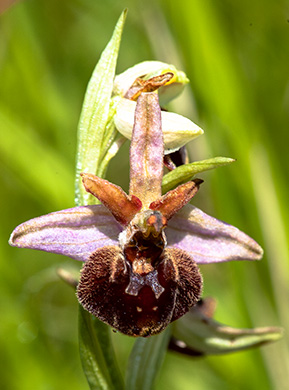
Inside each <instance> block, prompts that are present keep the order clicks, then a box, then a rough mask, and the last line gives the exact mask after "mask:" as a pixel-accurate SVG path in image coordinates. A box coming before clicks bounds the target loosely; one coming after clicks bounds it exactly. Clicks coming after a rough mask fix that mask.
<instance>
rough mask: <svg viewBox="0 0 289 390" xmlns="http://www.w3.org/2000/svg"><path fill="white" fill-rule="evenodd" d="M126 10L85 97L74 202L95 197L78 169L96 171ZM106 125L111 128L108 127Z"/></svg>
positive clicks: (95, 70) (106, 121)
mask: <svg viewBox="0 0 289 390" xmlns="http://www.w3.org/2000/svg"><path fill="white" fill-rule="evenodd" d="M126 13H127V11H126V10H124V11H123V13H122V14H121V16H120V18H119V20H118V22H117V24H116V27H115V29H114V32H113V35H112V38H111V40H110V41H109V43H108V44H107V46H106V48H105V49H104V51H103V52H102V54H101V57H100V60H99V62H98V63H97V65H96V67H95V69H94V72H93V74H92V77H91V79H90V82H89V84H88V87H87V91H86V95H85V98H84V103H83V109H82V113H81V117H80V122H79V127H78V149H77V164H76V189H75V190H76V204H77V205H84V204H93V203H95V198H94V197H93V196H92V195H90V194H88V193H87V192H86V191H85V189H84V187H83V186H82V183H81V178H80V176H79V174H80V173H81V172H87V173H94V174H97V173H98V168H99V164H100V163H101V157H102V154H103V150H102V148H103V140H104V139H105V137H106V131H107V125H108V122H111V121H110V119H111V113H110V106H111V94H112V89H113V81H114V76H115V68H116V61H117V57H118V51H119V46H120V41H121V35H122V30H123V26H124V22H125V17H126ZM113 109H114V108H113ZM108 127H109V128H110V129H111V127H110V126H108ZM104 147H107V145H104Z"/></svg>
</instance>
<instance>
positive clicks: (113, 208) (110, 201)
mask: <svg viewBox="0 0 289 390" xmlns="http://www.w3.org/2000/svg"><path fill="white" fill-rule="evenodd" d="M81 177H82V181H83V185H84V187H85V189H86V191H87V192H90V193H91V194H92V195H94V196H95V197H96V198H97V199H98V200H100V201H101V203H102V204H103V205H104V206H105V207H107V208H108V209H109V211H110V212H111V213H112V214H113V216H114V217H115V219H116V220H117V222H119V223H120V224H121V225H123V226H126V225H128V223H129V222H130V221H131V220H132V219H133V217H134V216H135V214H136V213H137V212H138V211H139V210H140V209H141V206H142V203H141V201H140V200H139V199H138V198H137V197H136V196H134V195H132V196H128V195H127V194H126V193H125V192H124V191H123V189H122V188H121V187H119V186H117V185H115V184H112V183H110V182H109V181H107V180H104V179H101V178H100V177H97V176H95V175H92V174H91V173H81Z"/></svg>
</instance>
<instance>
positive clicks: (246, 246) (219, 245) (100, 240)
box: [10, 92, 263, 337]
mask: <svg viewBox="0 0 289 390" xmlns="http://www.w3.org/2000/svg"><path fill="white" fill-rule="evenodd" d="M163 156H164V142H163V133H162V125H161V110H160V106H159V102H158V95H157V94H156V93H154V92H150V93H141V94H140V96H139V97H138V99H137V103H136V110H135V120H134V126H133V131H132V140H131V146H130V187H129V194H128V195H127V194H126V193H125V192H124V191H123V190H122V189H121V188H120V187H119V186H116V185H115V184H112V183H110V182H109V181H107V180H104V179H102V178H99V177H97V176H95V175H93V174H90V173H82V175H81V176H82V181H83V185H84V187H85V189H86V191H87V192H89V193H91V194H92V195H94V196H95V197H96V198H97V199H98V200H99V201H101V203H102V204H97V205H90V206H80V207H75V208H71V209H67V210H62V211H58V212H54V213H51V214H48V215H44V216H41V217H38V218H34V219H32V220H30V221H27V222H25V223H23V224H21V225H20V226H18V227H17V228H16V229H15V230H14V232H13V233H12V235H11V238H10V245H12V246H17V247H21V248H31V249H38V250H42V251H47V252H51V253H58V254H62V255H65V256H69V257H71V258H73V259H76V260H80V261H83V262H84V265H83V268H82V271H81V277H80V281H79V283H78V287H77V297H78V300H79V302H80V303H81V304H82V305H83V307H84V308H85V309H86V310H88V311H89V312H90V313H92V314H94V315H95V316H96V317H98V318H99V319H100V320H102V321H103V322H105V323H107V324H109V325H110V326H112V327H113V328H114V329H116V330H118V331H120V332H122V333H124V334H127V335H130V336H142V337H146V336H150V335H154V334H157V333H159V332H161V331H162V330H163V329H165V327H166V326H167V325H168V324H170V323H171V322H172V321H174V320H176V319H178V318H179V317H181V316H183V315H184V314H185V313H186V312H187V311H188V310H189V309H190V308H191V307H193V306H194V305H196V303H197V302H198V301H199V299H200V297H201V293H202V277H201V274H200V271H199V268H198V264H209V263H216V262H224V261H231V260H258V259H260V258H261V257H262V254H263V251H262V248H261V247H260V246H259V245H258V244H257V243H256V242H255V241H254V240H253V239H252V238H250V237H248V236H247V235H246V234H245V233H243V232H241V231H240V230H238V229H237V228H236V227H233V226H230V225H228V224H226V223H224V222H221V221H218V220H217V219H215V218H213V217H211V216H209V215H207V214H205V213H204V212H203V211H201V210H199V209H198V208H196V207H194V206H192V205H190V204H188V202H189V201H190V200H191V199H192V197H193V196H194V195H195V194H196V193H197V191H198V189H199V186H200V184H201V183H202V180H200V179H194V180H192V181H189V182H187V183H185V184H181V185H179V186H178V187H176V188H175V189H173V190H171V191H169V192H167V193H166V194H164V195H162V194H161V184H162V177H163Z"/></svg>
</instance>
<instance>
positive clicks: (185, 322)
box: [173, 307, 282, 355]
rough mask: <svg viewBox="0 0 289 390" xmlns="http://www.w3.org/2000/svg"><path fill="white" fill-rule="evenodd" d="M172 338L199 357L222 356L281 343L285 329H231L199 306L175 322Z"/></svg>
mask: <svg viewBox="0 0 289 390" xmlns="http://www.w3.org/2000/svg"><path fill="white" fill-rule="evenodd" d="M173 337H174V338H176V339H178V340H181V341H182V342H184V343H185V344H186V346H187V347H188V348H190V349H191V350H193V351H195V352H199V353H200V354H203V355H219V354H224V353H231V352H236V351H240V350H243V349H249V348H252V347H258V346H260V345H263V344H266V343H269V342H273V341H276V340H279V339H280V338H281V337H282V329H281V328H277V327H264V328H254V329H239V328H231V327H229V326H226V325H223V324H221V323H219V322H217V321H215V320H213V319H211V318H209V317H207V316H206V315H205V314H203V313H202V311H201V310H200V309H199V308H198V307H194V308H193V309H191V310H190V311H189V313H187V314H186V315H185V316H184V317H182V318H180V319H179V320H178V321H176V322H175V323H174V325H173Z"/></svg>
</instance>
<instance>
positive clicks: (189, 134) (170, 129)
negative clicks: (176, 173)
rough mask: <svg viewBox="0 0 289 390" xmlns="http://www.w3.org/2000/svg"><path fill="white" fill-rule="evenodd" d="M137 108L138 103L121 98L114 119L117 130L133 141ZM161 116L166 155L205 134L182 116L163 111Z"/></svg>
mask: <svg viewBox="0 0 289 390" xmlns="http://www.w3.org/2000/svg"><path fill="white" fill-rule="evenodd" d="M135 108H136V102H134V101H132V100H129V99H124V98H120V101H119V104H118V107H117V111H116V115H115V117H114V123H115V126H116V128H117V130H118V131H119V132H120V133H121V134H122V135H123V136H125V137H126V138H128V139H131V135H132V129H133V123H134V112H135ZM161 116H162V129H163V137H164V144H165V154H168V153H172V152H174V151H176V150H178V149H179V148H180V147H182V146H184V145H185V144H187V143H188V142H189V141H191V140H192V139H194V138H196V137H197V136H199V135H201V134H203V130H202V129H201V128H200V127H199V126H197V125H196V124H195V123H194V122H192V121H191V120H189V119H187V118H185V117H183V116H181V115H178V114H175V113H172V112H166V111H162V113H161Z"/></svg>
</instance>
